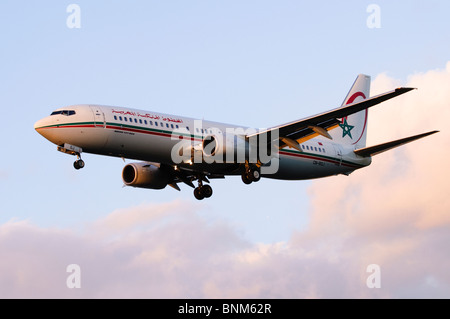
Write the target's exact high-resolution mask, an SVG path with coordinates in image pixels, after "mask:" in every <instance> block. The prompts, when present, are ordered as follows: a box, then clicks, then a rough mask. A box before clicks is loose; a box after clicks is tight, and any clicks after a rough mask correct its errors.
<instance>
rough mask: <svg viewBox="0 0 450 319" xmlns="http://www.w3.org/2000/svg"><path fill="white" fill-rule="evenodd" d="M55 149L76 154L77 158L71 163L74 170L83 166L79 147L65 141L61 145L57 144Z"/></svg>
mask: <svg viewBox="0 0 450 319" xmlns="http://www.w3.org/2000/svg"><path fill="white" fill-rule="evenodd" d="M57 149H58V151H60V152H63V153H66V154H70V155H76V156H77V160H76V161H75V162H74V163H73V167H74V168H75V169H76V170H79V169H81V168H83V167H84V161H83V160H82V159H81V153H82V152H83V150H82V149H81V147H78V146H74V145H70V144H67V143H66V144H64V145H63V146H58V148H57Z"/></svg>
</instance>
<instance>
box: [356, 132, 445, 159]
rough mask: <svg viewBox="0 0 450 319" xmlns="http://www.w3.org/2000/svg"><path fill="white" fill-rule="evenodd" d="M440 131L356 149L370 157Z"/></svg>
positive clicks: (358, 152)
mask: <svg viewBox="0 0 450 319" xmlns="http://www.w3.org/2000/svg"><path fill="white" fill-rule="evenodd" d="M437 132H439V131H432V132H428V133H423V134H419V135H415V136H411V137H407V138H402V139H400V140H396V141H392V142H387V143H384V144H379V145H375V146H370V147H365V148H361V149H359V150H356V151H355V154H356V155H359V156H362V157H369V156H374V155H377V154H380V153H383V152H385V151H388V150H390V149H393V148H395V147H398V146H400V145H403V144H406V143H409V142H412V141H415V140H418V139H420V138H422V137H425V136H428V135H431V134H435V133H437Z"/></svg>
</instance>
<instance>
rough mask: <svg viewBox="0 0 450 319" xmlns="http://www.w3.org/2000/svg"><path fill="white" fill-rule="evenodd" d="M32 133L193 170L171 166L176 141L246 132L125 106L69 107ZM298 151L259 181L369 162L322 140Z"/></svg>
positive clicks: (283, 155)
mask: <svg viewBox="0 0 450 319" xmlns="http://www.w3.org/2000/svg"><path fill="white" fill-rule="evenodd" d="M62 110H71V111H73V112H70V113H69V112H66V111H62ZM35 129H36V130H37V131H38V132H39V133H40V134H41V135H43V136H44V137H45V138H46V139H48V140H49V141H51V142H52V143H54V144H56V145H59V146H63V145H64V144H70V145H74V146H77V147H79V148H82V150H83V152H85V153H92V154H99V155H107V156H115V157H123V158H129V159H136V160H141V161H147V162H157V163H162V164H166V165H184V166H186V167H192V164H186V163H181V164H180V163H174V161H173V157H172V155H173V154H172V151H173V148H174V146H176V145H177V144H178V143H180V136H181V138H184V139H189V140H190V141H192V142H194V143H196V142H198V143H201V142H202V140H203V138H204V137H205V136H207V135H209V134H211V133H213V132H220V133H223V132H226V131H227V130H230V129H232V130H236V129H242V130H247V129H248V128H245V127H244V128H239V127H238V126H236V125H229V124H223V123H218V122H211V121H205V120H195V119H192V118H187V117H181V116H176V115H170V114H162V113H157V112H149V111H145V110H136V109H129V108H124V107H115V106H114V107H113V106H100V105H74V106H70V107H66V108H61V109H59V113H58V110H57V111H55V112H54V115H51V116H48V117H45V118H43V119H41V120H39V121H38V122H36V124H35ZM174 132H176V134H175V133H174ZM301 148H302V151H299V150H296V149H293V148H289V147H285V148H282V149H280V150H279V165H278V169H277V171H276V172H274V173H271V174H264V173H263V176H264V177H267V178H274V179H284V180H302V179H312V178H319V177H325V176H331V175H337V174H349V173H351V172H352V171H354V170H355V169H358V168H362V167H365V166H367V165H369V164H370V162H371V159H370V158H363V157H359V156H357V155H355V154H354V152H353V151H354V148H352V147H351V146H346V145H340V144H336V143H333V141H331V140H328V139H325V138H323V137H316V138H312V139H310V140H308V141H306V142H304V143H302V144H301ZM193 165H196V164H193ZM199 165H200V164H199ZM201 165H203V169H204V170H205V171H208V172H212V173H214V172H219V173H222V174H224V175H237V174H239V173H238V172H237V171H235V170H234V168H233V165H219V164H214V163H211V164H201Z"/></svg>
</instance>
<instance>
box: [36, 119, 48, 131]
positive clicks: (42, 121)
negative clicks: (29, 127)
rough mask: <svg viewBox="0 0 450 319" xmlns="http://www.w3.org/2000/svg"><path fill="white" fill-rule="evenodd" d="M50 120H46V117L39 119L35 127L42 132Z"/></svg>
mask: <svg viewBox="0 0 450 319" xmlns="http://www.w3.org/2000/svg"><path fill="white" fill-rule="evenodd" d="M47 122H48V121H47V120H46V118H43V119H40V120H39V121H36V123H34V129H35V130H36V131H37V132H38V133H39V134H42V129H43V128H44V127H45V126H46V125H48V123H47Z"/></svg>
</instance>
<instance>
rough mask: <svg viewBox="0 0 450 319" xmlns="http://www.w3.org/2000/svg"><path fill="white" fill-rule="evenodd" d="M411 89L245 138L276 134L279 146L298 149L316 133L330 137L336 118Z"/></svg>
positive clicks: (377, 97) (390, 93) (388, 93)
mask: <svg viewBox="0 0 450 319" xmlns="http://www.w3.org/2000/svg"><path fill="white" fill-rule="evenodd" d="M411 90H414V88H397V89H395V90H393V91H390V92H387V93H383V94H380V95H377V96H374V97H372V98H369V99H366V100H364V101H361V102H357V103H352V104H348V105H345V106H343V107H339V108H337V109H333V110H331V111H328V112H324V113H320V114H317V115H314V116H311V117H307V118H304V119H301V120H297V121H293V122H289V123H286V124H283V125H279V126H274V127H272V128H269V129H267V130H264V131H261V132H258V133H255V134H251V135H248V136H247V138H251V137H254V136H258V135H262V134H268V135H269V136H278V138H279V140H280V146H279V147H280V148H283V147H285V146H291V147H294V148H296V149H298V150H300V147H299V145H298V144H299V143H302V142H305V141H307V140H309V139H311V138H313V137H316V136H318V135H322V136H325V137H327V138H330V139H331V136H330V135H329V134H328V131H329V130H332V129H334V128H336V127H337V126H338V125H339V123H340V121H339V120H338V119H341V118H343V117H346V116H349V115H351V114H354V113H357V112H360V111H362V110H365V109H368V108H370V107H372V106H374V105H377V104H380V103H382V102H385V101H387V100H389V99H392V98H394V97H396V96H399V95H402V94H404V93H407V92H409V91H411ZM275 131H278V135H277V134H272V133H274V132H275ZM273 140H275V138H273V139H270V140H268V142H269V143H270V142H271V141H273Z"/></svg>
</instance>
